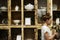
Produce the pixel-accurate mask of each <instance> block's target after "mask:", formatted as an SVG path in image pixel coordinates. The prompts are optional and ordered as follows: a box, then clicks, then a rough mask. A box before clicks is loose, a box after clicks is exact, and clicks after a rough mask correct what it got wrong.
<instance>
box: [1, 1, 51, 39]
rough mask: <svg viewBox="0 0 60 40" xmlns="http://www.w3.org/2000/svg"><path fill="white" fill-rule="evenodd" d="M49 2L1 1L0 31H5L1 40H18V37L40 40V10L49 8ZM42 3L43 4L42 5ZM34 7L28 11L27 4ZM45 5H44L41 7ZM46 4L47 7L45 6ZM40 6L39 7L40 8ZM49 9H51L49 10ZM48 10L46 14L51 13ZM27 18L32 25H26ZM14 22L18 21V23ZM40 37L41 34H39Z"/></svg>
mask: <svg viewBox="0 0 60 40" xmlns="http://www.w3.org/2000/svg"><path fill="white" fill-rule="evenodd" d="M47 1H48V0H46V1H45V0H41V1H40V0H0V16H1V17H0V29H2V30H3V31H2V32H0V33H3V32H4V33H5V34H6V35H5V34H4V33H3V34H4V35H3V38H1V36H0V38H1V40H2V39H3V40H4V39H6V40H16V39H17V36H18V37H20V38H21V40H29V39H30V40H38V34H39V33H38V28H40V25H38V24H40V21H39V22H38V20H39V17H38V9H39V8H40V7H41V6H42V7H45V8H48V7H47V5H48V4H49V2H50V1H49V2H48V3H47ZM40 2H41V3H40ZM29 3H30V4H32V5H33V6H34V8H33V10H26V9H25V6H26V5H27V4H29ZM40 4H43V5H40ZM44 4H45V5H44ZM38 5H39V6H38ZM2 7H3V8H2ZM48 9H49V8H48ZM48 9H46V11H45V12H49V11H50V10H51V9H49V11H47V10H48ZM26 18H30V19H29V20H30V24H29V25H25V22H26V21H25V20H26ZM14 20H18V23H17V22H16V21H15V22H14ZM39 35H40V34H39ZM5 36H6V38H4V37H5Z"/></svg>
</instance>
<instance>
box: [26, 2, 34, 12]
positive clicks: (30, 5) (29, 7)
mask: <svg viewBox="0 0 60 40" xmlns="http://www.w3.org/2000/svg"><path fill="white" fill-rule="evenodd" d="M25 9H26V10H28V11H31V10H33V9H34V5H32V4H31V3H29V4H27V5H25Z"/></svg>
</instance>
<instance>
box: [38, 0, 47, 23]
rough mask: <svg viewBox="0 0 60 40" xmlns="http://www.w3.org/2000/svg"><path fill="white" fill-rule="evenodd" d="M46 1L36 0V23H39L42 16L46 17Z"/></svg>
mask: <svg viewBox="0 0 60 40" xmlns="http://www.w3.org/2000/svg"><path fill="white" fill-rule="evenodd" d="M46 9H47V0H38V23H41V22H42V21H41V17H42V15H46Z"/></svg>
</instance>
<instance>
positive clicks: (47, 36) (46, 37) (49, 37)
mask: <svg viewBox="0 0 60 40" xmlns="http://www.w3.org/2000/svg"><path fill="white" fill-rule="evenodd" d="M55 35H56V33H54V34H53V35H52V36H49V34H48V32H46V33H45V34H44V37H45V39H46V40H52V39H53V38H54V37H55Z"/></svg>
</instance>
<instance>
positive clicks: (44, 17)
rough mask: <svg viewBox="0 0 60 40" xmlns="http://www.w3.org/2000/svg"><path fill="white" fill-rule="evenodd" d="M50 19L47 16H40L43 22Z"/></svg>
mask: <svg viewBox="0 0 60 40" xmlns="http://www.w3.org/2000/svg"><path fill="white" fill-rule="evenodd" d="M50 18H51V16H49V15H43V16H42V20H43V21H46V20H49V19H50Z"/></svg>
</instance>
